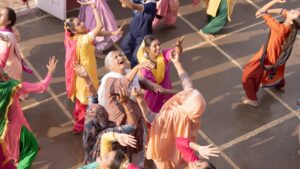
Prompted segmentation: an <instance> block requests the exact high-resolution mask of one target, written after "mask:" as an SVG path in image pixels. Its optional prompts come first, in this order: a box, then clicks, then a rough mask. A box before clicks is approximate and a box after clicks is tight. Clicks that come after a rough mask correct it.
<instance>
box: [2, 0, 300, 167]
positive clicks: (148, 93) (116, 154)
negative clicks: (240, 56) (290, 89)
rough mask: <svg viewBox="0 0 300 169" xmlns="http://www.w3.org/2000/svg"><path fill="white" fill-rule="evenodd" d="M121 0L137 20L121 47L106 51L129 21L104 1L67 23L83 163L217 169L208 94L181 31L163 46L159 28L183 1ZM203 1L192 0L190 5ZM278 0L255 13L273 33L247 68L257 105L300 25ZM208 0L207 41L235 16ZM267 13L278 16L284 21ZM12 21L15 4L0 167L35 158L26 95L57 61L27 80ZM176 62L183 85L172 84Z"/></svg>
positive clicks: (7, 30)
mask: <svg viewBox="0 0 300 169" xmlns="http://www.w3.org/2000/svg"><path fill="white" fill-rule="evenodd" d="M119 1H120V5H121V6H122V7H124V8H128V9H130V10H132V11H133V12H132V15H133V18H132V20H131V23H130V24H129V30H128V32H127V33H126V35H125V36H124V37H123V39H122V42H121V49H122V50H115V51H109V53H108V54H107V55H106V56H105V57H104V54H103V51H104V50H107V49H109V48H110V47H111V45H112V44H114V43H116V42H117V41H118V40H120V39H121V38H122V36H123V34H124V32H123V27H124V26H125V25H126V23H122V24H121V26H120V27H118V25H117V22H116V19H115V17H114V14H113V12H112V10H111V9H110V8H109V6H108V4H107V2H106V0H78V3H80V4H81V7H80V12H79V17H78V18H77V17H71V18H68V19H66V20H65V21H64V28H65V39H64V45H65V49H66V57H65V67H64V68H65V82H66V92H67V96H68V98H69V99H71V100H72V101H73V102H74V105H75V107H74V112H73V116H74V126H73V133H74V134H81V133H82V134H83V148H84V151H85V152H84V159H82V160H83V166H82V167H80V169H96V168H101V169H138V168H147V167H148V166H145V160H146V159H147V160H151V161H153V162H154V164H155V166H156V168H158V169H183V168H190V169H215V166H214V165H213V164H212V163H210V162H209V161H208V159H209V158H210V157H218V155H219V153H220V152H219V150H218V148H217V147H215V146H213V145H205V146H202V145H199V144H198V143H197V142H198V141H197V138H198V135H197V131H198V130H199V129H200V121H201V116H202V114H203V113H204V111H205V108H206V102H205V99H204V98H203V96H202V94H201V93H200V91H199V90H197V89H196V88H194V86H193V84H192V82H191V81H190V79H189V76H188V74H187V73H186V71H185V69H184V67H183V66H182V64H181V62H180V57H181V55H183V54H184V50H183V45H182V44H183V41H184V38H183V37H179V38H178V39H177V40H176V42H175V44H174V46H170V47H169V48H166V49H162V48H161V44H160V41H159V39H157V38H156V37H155V36H154V35H153V29H156V28H157V26H158V25H159V24H164V26H166V27H173V26H174V25H175V23H176V18H177V15H178V9H179V0H159V1H156V0H119ZM24 2H27V1H24ZM199 2H200V0H194V1H193V3H194V5H197V4H198V3H199ZM276 3H285V0H272V1H270V2H269V3H267V4H266V5H264V6H263V7H262V8H261V9H259V10H258V11H257V13H256V14H255V15H256V17H262V18H263V19H264V20H265V22H266V24H267V26H268V27H269V29H270V33H269V37H268V38H267V41H266V43H265V44H264V45H262V47H261V48H260V50H259V51H258V52H257V53H256V54H255V55H254V56H253V58H252V59H251V60H250V61H249V63H248V64H247V65H245V69H244V72H243V76H242V84H243V88H244V90H245V97H243V98H242V103H244V104H248V105H250V106H254V107H257V106H258V105H259V104H258V101H257V96H256V94H257V92H258V90H259V88H260V86H262V87H273V88H276V89H278V90H280V91H282V92H283V91H284V85H285V80H284V69H285V63H286V61H287V60H288V58H289V56H290V55H291V52H292V48H293V44H294V42H295V39H296V36H297V32H298V29H299V28H300V17H299V16H300V11H299V10H297V9H292V10H287V9H283V8H278V9H273V8H272V9H271V7H272V6H273V5H275V4H276ZM203 4H205V7H206V8H207V25H205V26H204V27H203V28H202V29H201V30H200V33H201V34H202V36H204V37H205V38H207V39H208V40H210V39H212V38H214V37H215V36H216V34H217V33H218V32H220V31H221V30H222V29H223V28H224V26H225V25H226V23H227V22H228V21H231V14H232V11H233V5H234V1H233V0H204V3H203ZM271 14H276V15H282V16H283V18H284V21H282V22H279V21H277V20H276V19H274V18H273V17H272V16H271ZM253 15H254V14H253ZM16 20H17V17H16V14H15V12H14V10H12V9H11V8H9V7H4V8H1V9H0V67H1V68H0V97H1V100H0V143H1V144H0V145H1V146H0V169H2V168H3V169H15V168H18V169H29V168H30V166H31V165H32V163H33V161H34V158H35V157H36V155H37V153H38V150H39V145H38V142H37V139H36V137H35V136H34V134H33V132H32V130H31V128H30V125H29V124H28V122H27V120H26V118H25V117H24V114H23V112H22V107H21V104H20V101H21V100H24V99H26V98H27V97H28V96H27V94H29V93H32V92H35V93H42V92H45V91H46V90H47V88H48V86H49V84H50V82H51V78H52V74H53V72H54V71H55V69H56V65H57V62H58V60H57V59H56V58H55V57H51V58H50V59H49V62H48V64H47V69H48V73H47V75H46V76H45V78H44V80H42V81H41V82H38V83H28V82H24V81H23V80H22V72H23V71H25V72H27V73H32V70H31V69H30V68H29V67H28V66H26V64H25V62H24V60H23V59H22V55H21V53H20V50H19V48H18V41H19V40H20V33H19V32H18V30H17V29H16V28H15V26H14V25H15V23H16ZM96 58H100V59H104V64H105V68H106V69H107V70H108V73H107V74H105V75H104V76H103V77H102V78H101V79H98V73H97V64H96V62H97V60H96ZM171 65H173V66H174V67H175V69H176V71H177V74H178V76H179V78H180V80H181V83H182V90H176V89H173V87H172V81H171V78H170V76H171V74H170V68H171ZM196 152H197V153H198V155H197V153H196Z"/></svg>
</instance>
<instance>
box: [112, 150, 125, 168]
mask: <svg viewBox="0 0 300 169" xmlns="http://www.w3.org/2000/svg"><path fill="white" fill-rule="evenodd" d="M115 152H116V155H115V157H114V160H113V161H112V163H111V165H110V167H109V168H110V169H119V168H120V167H121V164H122V162H123V160H124V159H125V158H126V156H125V154H124V153H123V152H122V151H121V150H116V151H115Z"/></svg>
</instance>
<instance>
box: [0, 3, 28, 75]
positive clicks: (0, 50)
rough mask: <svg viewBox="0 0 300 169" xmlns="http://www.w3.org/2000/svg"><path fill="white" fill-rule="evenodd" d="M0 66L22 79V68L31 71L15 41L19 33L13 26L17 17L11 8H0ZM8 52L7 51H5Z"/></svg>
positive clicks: (9, 73)
mask: <svg viewBox="0 0 300 169" xmlns="http://www.w3.org/2000/svg"><path fill="white" fill-rule="evenodd" d="M0 14H1V15H0V36H1V39H2V41H0V67H1V68H3V69H4V71H5V72H6V73H7V74H8V75H9V76H10V77H12V78H14V79H16V80H20V81H22V70H24V71H25V72H28V73H32V70H30V69H29V68H27V67H26V66H25V64H24V61H23V60H22V57H21V53H20V50H19V47H18V43H17V41H18V40H19V39H20V34H19V32H18V30H17V29H16V28H14V27H13V26H14V25H15V23H16V20H17V17H16V13H15V11H14V10H13V9H11V8H8V7H5V8H1V9H0ZM7 52H8V53H7Z"/></svg>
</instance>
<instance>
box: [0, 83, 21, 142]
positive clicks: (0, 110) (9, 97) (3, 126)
mask: <svg viewBox="0 0 300 169" xmlns="http://www.w3.org/2000/svg"><path fill="white" fill-rule="evenodd" d="M19 84H20V82H19V81H17V80H13V79H11V80H9V81H5V82H0V97H1V99H0V142H1V143H2V142H3V140H4V137H5V135H6V131H7V124H8V119H7V113H8V110H9V107H10V105H11V104H12V102H13V97H14V96H15V94H16V90H17V88H18V86H19Z"/></svg>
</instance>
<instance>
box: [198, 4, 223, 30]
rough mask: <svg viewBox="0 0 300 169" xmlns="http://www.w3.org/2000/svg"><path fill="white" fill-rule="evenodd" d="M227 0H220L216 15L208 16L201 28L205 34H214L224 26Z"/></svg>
mask: <svg viewBox="0 0 300 169" xmlns="http://www.w3.org/2000/svg"><path fill="white" fill-rule="evenodd" d="M227 13H228V7H227V0H221V3H220V6H219V9H218V12H217V16H216V17H212V16H208V21H209V23H208V24H207V25H205V26H204V28H203V29H202V31H203V33H205V34H216V33H218V32H219V31H220V30H222V29H223V28H224V26H225V25H226V23H227Z"/></svg>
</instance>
